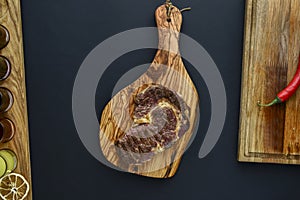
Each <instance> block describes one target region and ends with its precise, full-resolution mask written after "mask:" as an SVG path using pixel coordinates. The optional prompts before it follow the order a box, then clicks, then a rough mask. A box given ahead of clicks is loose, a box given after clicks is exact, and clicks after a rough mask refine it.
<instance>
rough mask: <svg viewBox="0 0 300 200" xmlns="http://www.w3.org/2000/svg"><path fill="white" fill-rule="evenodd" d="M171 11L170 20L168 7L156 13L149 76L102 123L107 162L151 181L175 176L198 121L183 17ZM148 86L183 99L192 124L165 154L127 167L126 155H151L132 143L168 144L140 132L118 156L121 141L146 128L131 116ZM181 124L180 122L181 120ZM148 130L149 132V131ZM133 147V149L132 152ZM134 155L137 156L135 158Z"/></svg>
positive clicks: (117, 100) (116, 101) (118, 99)
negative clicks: (182, 48) (182, 37)
mask: <svg viewBox="0 0 300 200" xmlns="http://www.w3.org/2000/svg"><path fill="white" fill-rule="evenodd" d="M171 8H172V9H171V12H170V17H169V18H168V16H167V13H168V8H167V7H166V5H161V6H160V7H158V8H157V10H156V12H155V17H156V22H157V26H158V35H159V44H158V46H159V48H158V51H157V54H156V56H155V58H154V61H153V63H152V64H151V66H150V67H149V68H148V70H147V72H146V73H144V74H143V75H142V76H141V77H139V78H138V79H137V80H136V81H134V82H133V83H132V84H130V85H129V86H128V87H126V88H124V89H123V90H122V91H120V92H119V93H118V94H117V95H116V96H114V97H113V99H112V100H111V101H110V102H109V103H108V104H107V106H106V107H105V109H104V111H103V113H102V116H101V122H100V136H99V138H100V146H101V149H102V152H103V155H104V156H105V157H106V159H107V160H108V161H109V162H111V163H112V164H114V165H115V166H117V167H119V168H120V169H122V170H123V171H126V172H129V173H133V174H138V175H142V176H147V177H152V178H170V177H172V176H174V175H175V173H176V171H177V168H178V166H179V164H180V161H181V157H182V155H183V153H184V151H185V149H186V147H187V145H188V143H189V141H190V138H191V136H192V134H193V132H194V129H195V123H196V121H197V120H196V119H197V117H198V116H197V115H198V113H197V106H198V102H199V97H198V93H197V90H196V88H195V86H194V84H193V82H192V80H191V78H190V77H189V74H188V72H187V71H186V69H185V66H184V64H183V61H182V59H181V56H180V52H179V32H180V29H181V24H182V14H181V11H180V10H179V9H178V8H177V7H175V6H172V7H171ZM149 85H156V86H162V87H164V88H166V89H167V90H169V92H171V91H172V93H173V92H174V93H175V94H177V95H178V96H177V97H178V98H177V100H178V101H180V100H179V99H180V98H182V101H183V102H185V104H186V106H183V103H182V104H181V105H180V106H176V107H180V109H181V110H180V113H181V114H182V115H183V114H184V115H185V116H186V117H187V118H186V120H185V121H189V122H188V123H189V128H188V129H187V130H185V131H184V134H183V135H182V137H181V136H180V137H179V136H178V135H179V134H178V135H177V136H178V140H177V141H176V142H174V144H172V145H171V146H170V147H168V148H165V149H164V151H161V152H156V153H155V155H154V156H153V157H152V158H151V159H150V160H148V161H147V162H144V163H140V164H136V163H132V162H129V163H125V162H124V159H122V157H126V156H124V155H126V154H131V155H133V156H132V157H137V158H138V159H140V158H139V156H140V155H141V156H145V155H147V153H148V154H149V152H144V149H142V150H140V151H139V152H135V149H134V148H135V147H133V146H134V145H131V144H132V143H135V144H138V143H142V145H141V146H148V143H149V141H150V140H151V141H152V142H153V141H154V142H156V141H163V142H164V141H166V140H167V139H165V138H162V139H156V138H155V139H153V138H152V137H150V136H147V137H145V136H143V134H144V133H145V132H148V131H139V132H138V134H139V135H136V134H135V139H133V140H132V141H133V142H128V143H130V145H126V148H127V149H126V152H128V153H123V154H121V153H118V152H120V151H123V150H122V149H120V148H119V147H117V145H116V144H115V142H116V141H118V140H119V138H122V137H123V136H124V135H125V134H127V133H128V132H129V131H130V130H132V128H133V127H137V126H143V124H144V122H142V123H133V114H132V113H133V112H134V111H133V110H135V109H136V106H135V102H136V96H137V94H139V93H140V92H142V91H143V90H144V89H145V88H147V87H148V86H149ZM162 93H164V92H162ZM162 93H161V94H162ZM165 93H167V92H165ZM152 96H155V94H153V93H152V95H151V97H150V96H147V97H144V100H146V99H151V98H152ZM179 97H180V98H179ZM166 98H167V97H163V98H161V99H160V100H162V102H165V103H166V102H168V103H171V102H172V103H171V104H172V105H173V106H175V104H176V103H174V102H175V101H177V100H175V99H176V97H175V96H173V98H174V99H173V98H172V99H173V100H174V101H173V100H172V101H171V100H166ZM160 100H159V101H160ZM141 101H143V100H141ZM149 104H150V103H149ZM149 104H148V105H149ZM150 107H151V106H150ZM155 107H156V108H157V107H158V106H157V105H155ZM187 107H188V108H187ZM146 110H147V109H145V108H143V111H146ZM143 111H142V112H143ZM176 113H177V112H176ZM149 118H150V120H149V122H147V124H148V125H151V124H152V121H155V119H154V118H157V116H156V117H153V116H152V114H150V117H149ZM178 121H180V120H179V118H178ZM177 123H178V122H177ZM138 124H139V125H138ZM181 125H182V124H181ZM147 130H149V127H148V129H147ZM159 131H160V130H159ZM150 132H151V131H150ZM141 134H142V135H141ZM162 134H163V133H161V132H159V135H162ZM130 139H132V138H130ZM143 140H147V142H141V141H143ZM150 143H151V142H150ZM156 144H157V143H156ZM124 146H125V145H124ZM141 146H140V147H141ZM131 147H133V150H132V148H131ZM130 148H131V149H130ZM141 148H143V147H141ZM136 149H137V148H136ZM132 152H135V153H134V154H133V153H132Z"/></svg>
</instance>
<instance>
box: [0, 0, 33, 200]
mask: <svg viewBox="0 0 300 200" xmlns="http://www.w3.org/2000/svg"><path fill="white" fill-rule="evenodd" d="M0 24H1V25H3V26H5V27H6V28H7V29H8V31H9V33H10V42H9V43H8V45H7V46H6V47H5V48H4V49H2V50H0V55H2V56H5V57H6V58H8V60H9V61H10V63H11V73H10V75H9V77H8V78H7V79H6V80H4V81H0V87H5V88H8V89H9V90H10V91H11V93H12V95H13V97H14V103H13V105H12V107H11V109H10V110H9V111H8V112H6V113H1V114H0V118H9V119H10V120H11V121H12V122H13V123H14V125H15V130H16V131H15V136H14V137H13V139H12V140H11V141H9V142H8V143H5V144H0V149H5V148H8V149H11V150H13V151H14V152H15V153H16V155H17V157H18V165H17V168H16V170H15V171H14V172H16V173H19V174H21V175H23V176H24V177H25V178H26V179H27V181H28V182H29V184H30V186H31V169H30V153H29V135H28V122H27V120H28V117H27V102H26V88H25V70H24V55H23V38H22V21H21V6H20V0H0ZM25 199H26V200H31V199H32V193H31V188H30V191H29V194H28V196H27V198H25Z"/></svg>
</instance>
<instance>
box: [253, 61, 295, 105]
mask: <svg viewBox="0 0 300 200" xmlns="http://www.w3.org/2000/svg"><path fill="white" fill-rule="evenodd" d="M299 86H300V56H299V64H298V69H297V72H296V74H295V76H294V78H293V80H292V81H291V82H290V84H289V85H288V86H287V87H286V88H285V89H284V90H282V91H281V92H280V93H279V94H278V95H277V97H276V98H275V99H274V100H273V101H272V102H271V103H269V104H260V103H258V105H259V106H264V107H269V106H273V105H275V104H279V103H283V102H285V101H287V100H288V99H289V98H290V97H291V96H293V94H295V93H296V91H297V89H298V88H299Z"/></svg>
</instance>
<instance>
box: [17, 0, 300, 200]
mask: <svg viewBox="0 0 300 200" xmlns="http://www.w3.org/2000/svg"><path fill="white" fill-rule="evenodd" d="M161 3H163V0H152V1H149V0H128V1H112V0H105V1H104V0H102V1H99V0H64V1H60V0H42V1H36V0H26V1H22V16H23V32H24V45H25V62H26V75H27V77H26V79H27V93H28V107H29V123H30V141H31V157H32V172H33V190H34V191H33V194H34V199H37V200H48V199H49V200H53V199H59V200H60V199H73V200H77V199H78V200H82V199H138V198H139V199H146V200H147V199H149V200H150V199H151V200H152V199H285V198H297V197H298V194H297V191H298V188H299V178H300V169H299V167H298V166H285V165H270V164H247V163H238V162H237V141H238V126H239V99H240V81H241V64H242V46H243V20H244V6H245V5H244V1H243V0H226V1H224V0H201V1H198V0H186V1H179V0H177V1H175V0H174V2H173V3H174V4H175V5H176V6H178V7H179V8H183V7H186V6H191V7H192V8H193V10H192V11H191V12H186V13H184V24H183V29H182V32H183V33H185V34H187V35H189V36H191V37H192V38H194V39H195V40H196V41H198V42H199V43H200V44H201V45H202V46H203V47H204V48H205V49H206V50H207V51H208V52H209V54H210V55H211V57H212V58H213V59H214V61H215V63H216V64H217V66H218V67H219V70H220V72H221V74H222V76H223V79H224V82H225V86H226V90H227V95H228V113H227V120H226V124H225V127H224V130H223V133H222V136H221V138H220V140H219V142H218V144H217V145H216V147H215V148H214V150H213V151H212V152H211V153H210V154H209V155H208V156H207V157H206V158H205V159H202V160H200V159H199V158H198V152H199V149H200V146H201V144H202V141H203V138H204V135H203V134H204V133H205V131H206V130H207V127H208V123H209V117H210V110H209V107H210V99H209V95H208V91H207V88H206V86H205V83H204V82H203V80H202V78H201V76H200V75H198V74H197V73H196V71H195V69H194V68H193V67H192V66H190V65H189V64H188V63H186V65H187V68H188V71H189V72H190V73H191V77H192V79H193V80H194V82H195V85H196V86H197V88H198V90H199V94H200V98H201V103H200V106H201V123H200V129H199V132H198V135H197V138H196V140H195V141H194V143H193V144H192V146H191V148H190V149H189V150H188V151H187V152H186V154H185V156H184V158H183V160H182V163H181V166H180V168H179V170H178V173H177V175H176V176H175V177H174V178H172V179H168V180H156V179H149V178H143V177H139V176H135V175H130V174H126V173H121V172H117V171H114V170H112V169H109V168H107V167H105V166H104V165H102V164H101V163H99V162H98V161H97V160H95V159H94V158H93V157H92V156H91V155H90V154H89V153H88V152H87V150H86V149H85V148H84V146H83V145H82V143H81V141H80V139H79V137H78V135H77V132H76V129H75V126H74V122H73V117H72V88H73V83H74V80H75V77H76V73H77V70H78V69H79V67H80V65H81V63H82V61H83V60H84V58H85V57H86V56H87V54H88V53H89V52H90V51H91V50H92V49H93V48H94V47H95V46H96V45H98V44H99V43H100V42H102V41H104V40H105V39H107V38H108V37H110V36H112V35H114V34H117V33H119V32H121V31H125V30H128V29H132V28H138V27H146V26H155V21H154V11H155V9H156V7H157V6H159V5H160V4H161ZM154 53H155V50H141V51H135V52H132V53H129V54H126V55H124V56H122V57H121V58H119V59H118V60H116V62H114V63H113V64H112V65H111V66H110V68H109V70H107V71H106V75H107V76H105V78H102V79H101V82H100V83H99V88H98V92H97V95H96V99H97V105H96V110H97V112H98V116H99V115H100V113H101V110H102V109H103V108H104V106H105V104H106V103H107V102H108V100H109V99H110V95H111V92H112V88H113V86H114V84H115V83H116V81H117V80H118V78H119V77H120V76H121V75H122V74H124V73H125V72H126V71H128V70H129V69H131V68H132V67H133V66H135V65H138V64H143V63H149V62H151V61H152V59H153V57H154Z"/></svg>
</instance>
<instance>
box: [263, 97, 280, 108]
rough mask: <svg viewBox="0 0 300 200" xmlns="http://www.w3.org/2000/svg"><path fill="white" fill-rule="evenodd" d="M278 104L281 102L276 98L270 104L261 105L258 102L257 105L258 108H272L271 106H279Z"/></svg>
mask: <svg viewBox="0 0 300 200" xmlns="http://www.w3.org/2000/svg"><path fill="white" fill-rule="evenodd" d="M279 103H282V100H281V99H280V98H279V97H276V98H275V99H274V100H273V101H272V102H271V103H268V104H261V103H260V102H258V103H257V105H258V106H260V107H270V106H273V105H275V104H279Z"/></svg>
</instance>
